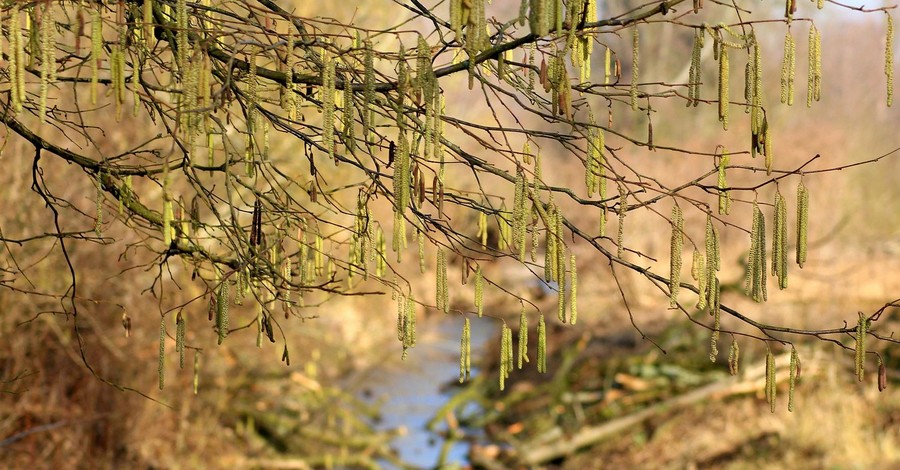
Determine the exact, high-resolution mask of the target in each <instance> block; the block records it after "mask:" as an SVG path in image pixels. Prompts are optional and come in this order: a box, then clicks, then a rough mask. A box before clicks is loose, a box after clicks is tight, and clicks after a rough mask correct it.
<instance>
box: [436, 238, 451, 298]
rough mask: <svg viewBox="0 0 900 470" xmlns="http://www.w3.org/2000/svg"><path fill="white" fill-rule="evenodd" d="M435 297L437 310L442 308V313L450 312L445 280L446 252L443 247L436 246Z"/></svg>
mask: <svg viewBox="0 0 900 470" xmlns="http://www.w3.org/2000/svg"><path fill="white" fill-rule="evenodd" d="M436 280H437V286H436V287H437V294H436V296H437V298H436V299H435V300H436V304H437V308H438V310H443V311H444V313H449V312H450V295H449V293H448V289H449V286H448V282H447V252H445V251H444V249H443V248H438V250H437V276H436Z"/></svg>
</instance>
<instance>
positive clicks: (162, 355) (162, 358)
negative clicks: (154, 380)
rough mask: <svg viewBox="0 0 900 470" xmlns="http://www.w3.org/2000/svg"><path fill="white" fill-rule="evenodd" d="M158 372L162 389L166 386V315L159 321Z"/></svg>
mask: <svg viewBox="0 0 900 470" xmlns="http://www.w3.org/2000/svg"><path fill="white" fill-rule="evenodd" d="M157 373H158V375H159V389H160V390H162V389H163V387H165V386H166V317H163V318H162V321H160V322H159V364H158V365H157Z"/></svg>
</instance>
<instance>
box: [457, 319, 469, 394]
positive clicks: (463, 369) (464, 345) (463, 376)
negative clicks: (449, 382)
mask: <svg viewBox="0 0 900 470" xmlns="http://www.w3.org/2000/svg"><path fill="white" fill-rule="evenodd" d="M471 354H472V330H471V327H470V326H469V318H468V317H466V319H465V322H464V323H463V332H462V338H461V339H460V341H459V383H463V382H465V381H466V380H468V379H469V372H470V371H471V366H472V361H471Z"/></svg>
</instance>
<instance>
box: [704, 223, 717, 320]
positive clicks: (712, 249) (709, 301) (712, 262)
mask: <svg viewBox="0 0 900 470" xmlns="http://www.w3.org/2000/svg"><path fill="white" fill-rule="evenodd" d="M720 268H721V256H720V253H719V232H718V231H717V230H716V227H715V226H714V225H713V222H712V215H710V214H707V215H706V277H705V279H703V281H704V282H702V285H705V292H706V302H705V306H706V307H709V309H710V313H711V314H714V313H715V311H716V308H717V307H716V298H717V296H718V284H719V281H718V278H717V276H718V275H717V274H716V273H717V272H718V271H719V269H720ZM702 290H703V288H702V287H701V291H702Z"/></svg>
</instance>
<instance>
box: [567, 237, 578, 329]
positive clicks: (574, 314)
mask: <svg viewBox="0 0 900 470" xmlns="http://www.w3.org/2000/svg"><path fill="white" fill-rule="evenodd" d="M577 321H578V265H577V264H576V262H575V254H574V253H573V254H572V255H571V256H570V257H569V322H570V323H572V324H573V325H574V324H575V323H576V322H577Z"/></svg>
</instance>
